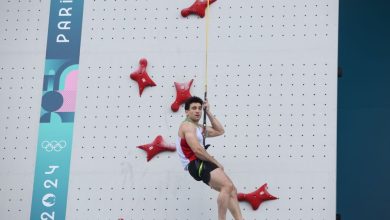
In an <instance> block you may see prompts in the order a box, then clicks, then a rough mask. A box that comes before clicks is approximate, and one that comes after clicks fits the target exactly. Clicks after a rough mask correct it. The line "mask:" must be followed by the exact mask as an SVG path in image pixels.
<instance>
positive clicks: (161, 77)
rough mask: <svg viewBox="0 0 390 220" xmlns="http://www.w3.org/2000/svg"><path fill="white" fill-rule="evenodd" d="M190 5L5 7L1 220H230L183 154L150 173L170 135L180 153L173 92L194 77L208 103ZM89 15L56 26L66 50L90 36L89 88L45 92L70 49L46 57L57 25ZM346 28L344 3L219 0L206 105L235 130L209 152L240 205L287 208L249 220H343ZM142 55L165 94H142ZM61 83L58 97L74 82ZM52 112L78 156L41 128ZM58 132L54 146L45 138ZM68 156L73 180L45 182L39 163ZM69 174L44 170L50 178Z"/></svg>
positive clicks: (171, 1)
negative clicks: (340, 170) (340, 160)
mask: <svg viewBox="0 0 390 220" xmlns="http://www.w3.org/2000/svg"><path fill="white" fill-rule="evenodd" d="M75 2H76V1H75ZM77 2H82V1H77ZM192 3H193V1H192V0H191V1H190V0H185V1H176V0H166V1H152V0H143V1H141V0H107V1H89V0H87V1H84V5H83V4H76V3H74V2H73V1H71V0H63V1H52V4H63V5H61V7H65V8H67V7H78V10H77V8H73V9H72V10H71V11H61V12H59V11H55V12H53V11H51V10H52V9H53V8H51V7H50V2H48V1H38V0H31V1H16V0H10V1H6V2H5V1H4V2H2V3H1V7H0V8H1V9H0V10H1V13H0V24H1V39H0V48H1V50H0V56H1V61H0V64H1V65H0V68H1V69H0V98H1V105H0V111H1V115H0V140H1V146H0V152H1V157H0V167H1V169H0V176H1V178H0V204H1V205H0V218H1V219H28V218H31V219H37V218H35V216H38V218H41V219H61V218H62V216H65V214H66V218H67V219H119V218H123V219H137V220H139V219H145V220H146V219H167V220H168V219H169V220H171V219H178V220H181V219H216V217H217V206H216V198H217V193H216V192H214V191H213V190H211V189H210V188H209V187H207V186H205V185H204V184H203V183H200V182H195V181H194V180H193V179H192V178H191V177H190V176H189V175H188V173H186V172H184V171H183V169H182V167H181V165H180V162H179V159H178V156H177V155H176V153H175V152H163V153H160V154H157V155H156V156H154V157H153V158H152V159H151V160H150V161H147V158H146V152H145V151H143V150H141V149H139V148H137V146H140V145H145V144H148V143H152V142H153V141H154V140H155V138H156V137H157V136H159V135H161V136H162V137H163V139H164V140H165V142H166V143H167V145H169V144H171V143H174V142H175V140H176V138H177V129H178V125H179V124H180V122H181V121H183V120H184V111H183V109H182V108H180V109H179V110H178V111H177V112H174V111H172V109H171V105H172V103H173V102H174V101H175V98H176V89H175V86H174V82H178V83H188V82H190V81H191V80H193V83H192V85H191V87H190V92H191V94H193V95H198V96H201V97H202V96H203V93H204V84H205V24H206V19H205V18H200V17H198V16H196V15H190V16H188V17H185V18H184V17H182V15H181V13H180V12H181V10H182V9H184V8H187V7H189V6H190V5H191V4H192ZM66 4H68V5H66ZM73 4H74V5H73ZM76 12H77V13H79V14H78V15H79V17H78V18H79V20H76V21H73V20H72V23H66V19H65V20H63V21H62V22H64V21H65V23H61V24H60V25H58V23H59V22H61V21H56V22H57V23H55V25H54V27H56V25H57V27H59V28H58V29H61V28H62V29H61V30H63V31H64V32H61V33H57V32H56V34H57V35H56V36H54V37H57V38H56V40H59V41H66V40H67V35H66V33H67V32H66V31H65V30H67V29H66V28H67V27H70V28H71V29H72V30H75V29H76V28H77V27H78V25H79V26H81V29H80V31H81V32H80V33H82V34H81V38H80V52H79V55H80V57H79V62H78V66H77V65H73V66H71V68H68V69H67V71H68V73H69V75H70V76H73V75H76V74H77V71H78V74H77V79H76V78H71V79H70V81H71V80H73V81H74V82H76V81H77V86H75V87H73V88H72V89H73V90H71V92H68V93H65V92H61V93H59V92H47V91H49V90H50V86H48V85H51V84H50V83H49V78H48V76H49V75H50V71H51V70H52V69H48V66H49V64H52V63H50V62H48V61H46V63H45V57H46V58H47V56H49V55H52V56H54V57H56V58H58V56H60V54H61V53H62V52H63V51H62V50H61V49H59V50H55V52H53V54H49V53H47V51H48V49H49V40H50V37H51V35H50V27H49V33H48V24H49V21H53V20H52V19H54V18H53V16H55V15H58V14H60V15H61V13H62V15H63V16H62V17H61V18H67V14H68V15H69V14H72V13H73V15H74V14H76ZM50 13H52V14H50ZM81 14H82V17H80V15H81ZM337 21H338V1H337V0H325V1H319V0H318V1H317V0H315V1H298V0H295V1H282V0H274V1H258V0H248V1H222V0H218V1H216V2H214V3H213V4H212V5H211V6H210V20H209V42H208V63H209V65H208V97H209V102H210V104H211V110H212V112H213V113H214V114H215V115H216V117H217V118H218V119H219V120H220V121H221V122H222V124H223V125H224V128H225V131H226V132H225V134H224V135H223V136H220V137H217V138H212V139H208V142H209V143H210V144H211V145H212V146H211V147H210V148H209V149H208V152H209V153H210V154H211V155H214V156H215V157H216V158H217V159H218V160H219V161H220V162H221V163H222V164H223V165H224V167H225V171H226V172H227V173H228V175H229V176H230V177H231V179H232V180H233V181H234V182H235V185H236V187H237V189H238V191H239V192H243V193H248V192H252V191H255V190H256V189H258V188H259V187H260V186H261V185H263V184H264V183H268V191H269V192H270V193H271V194H273V195H275V196H276V197H278V198H279V199H278V200H272V201H267V202H264V203H262V204H261V206H260V207H259V208H258V209H257V210H252V208H251V206H250V205H249V204H248V203H240V205H241V208H242V212H243V215H244V216H245V219H270V220H271V219H275V220H276V219H291V220H293V219H297V220H298V219H326V220H327V219H334V218H335V201H336V188H335V187H336V185H335V183H336V108H337V106H336V94H337V81H336V79H337V73H336V69H337V30H338V24H337ZM77 22H79V23H77ZM60 34H64V35H63V36H60ZM52 35H53V34H52ZM58 36H60V37H59V38H58ZM69 40H71V41H73V42H74V41H76V40H77V39H70V38H69ZM57 42H58V41H57ZM76 46H77V45H76ZM74 51H75V53H76V54H77V53H78V50H77V47H75V48H74ZM141 58H145V59H147V66H146V72H147V73H148V75H149V76H150V78H151V80H152V81H153V82H155V84H156V86H153V87H146V88H145V89H144V90H143V92H142V95H141V96H140V94H139V86H138V84H137V82H136V81H134V80H132V79H130V77H129V75H130V74H131V73H132V72H134V71H136V70H137V69H138V68H139V61H140V59H141ZM75 60H76V61H75V64H77V59H75ZM48 63H49V64H48ZM53 65H54V64H53ZM53 71H54V70H53ZM64 72H65V70H64ZM44 74H45V75H46V76H45V77H46V78H44ZM72 74H73V75H72ZM55 80H59V81H60V82H59V84H58V86H59V88H57V90H59V89H60V88H61V85H62V84H61V82H62V81H61V80H60V79H54V81H55ZM65 84H66V83H65ZM56 85H57V84H55V83H54V84H53V86H54V87H55V86H56ZM73 85H74V84H73ZM47 86H48V87H47ZM54 87H53V88H54ZM42 88H44V89H45V88H46V89H47V90H44V92H42ZM53 88H51V89H52V90H53V91H54V90H56V89H53ZM65 89H66V87H65ZM65 89H64V90H65ZM58 94H61V97H63V98H64V99H65V102H64V103H65V104H64V105H63V107H62V109H61V110H58V108H57V110H56V108H55V107H56V105H55V104H52V105H47V104H42V107H41V102H42V103H45V100H46V99H45V98H47V99H48V100H53V99H54V98H53V97H56V95H58ZM76 94H77V95H76ZM42 97H44V98H42ZM66 97H68V98H69V97H71V99H72V97H73V99H74V100H75V103H74V102H70V101H68V102H67V101H66ZM41 108H42V109H43V110H45V111H49V112H50V111H52V112H54V110H56V111H57V112H58V111H61V113H58V114H57V113H55V115H60V116H61V120H62V122H64V121H66V120H68V121H67V122H64V123H67V124H66V126H67V127H66V128H64V129H67V130H66V131H67V132H68V131H69V129H70V131H72V132H73V133H71V134H72V135H71V137H72V142H71V143H69V142H66V141H64V140H63V139H61V138H59V137H60V136H61V135H62V134H63V133H66V132H65V130H61V129H60V130H59V131H58V130H50V129H48V130H44V129H43V128H42V126H43V125H42V124H43V123H48V122H50V121H51V122H53V121H55V120H57V119H55V117H54V116H52V117H51V118H49V119H48V118H46V117H43V116H44V115H45V114H46V113H45V111H43V110H42V109H41ZM66 108H67V109H66ZM50 109H51V110H50ZM64 109H65V110H64ZM64 112H65V113H66V114H64ZM71 112H74V114H71ZM44 113H45V114H44ZM52 114H54V113H52ZM64 115H65V116H64ZM65 119H66V120H65ZM72 120H73V121H72ZM68 125H72V126H73V127H72V126H68ZM40 126H41V127H40ZM72 129H73V130H72ZM50 131H51V133H50ZM45 132H47V133H48V134H51V135H53V136H56V138H54V139H50V140H46V139H45V140H43V139H42V140H41V138H40V137H41V135H42V134H43V133H45ZM67 134H68V133H67ZM57 137H58V138H57ZM45 141H46V142H45ZM65 143H66V144H65ZM63 149H65V150H63ZM41 151H42V152H45V153H46V158H45V157H40V156H39V154H40V153H41ZM64 151H66V152H67V153H68V154H69V159H70V160H69V161H68V162H67V161H66V160H64V161H65V162H63V161H61V162H63V163H64V164H66V165H68V173H66V172H65V173H63V174H62V173H61V175H59V177H58V178H48V179H46V180H41V179H39V178H38V175H39V174H40V173H39V172H37V169H38V165H39V164H42V163H43V162H44V161H48V160H53V158H57V155H60V154H61V153H60V152H64ZM59 158H60V159H59V160H61V157H59ZM62 167H63V166H62V165H61V166H59V167H55V166H51V167H50V166H47V167H46V170H45V169H44V170H43V171H44V174H45V175H51V174H53V173H54V174H55V173H56V172H60V171H61V168H62ZM65 171H66V169H65ZM61 172H63V171H61ZM68 174H69V179H66V178H64V177H66V176H67V175H68ZM61 178H62V179H61ZM34 184H35V185H34ZM39 187H41V188H42V189H40V190H42V191H43V194H42V196H41V194H39V193H38V192H40V191H39V190H37V188H39ZM57 188H61V189H62V190H63V191H61V193H64V195H62V197H60V193H58V194H56V190H57ZM44 190H47V192H46V191H44ZM66 195H67V196H66ZM34 196H35V197H34ZM33 197H34V200H33ZM63 198H65V201H63V200H62V199H63ZM32 201H34V202H32ZM229 219H231V216H229Z"/></svg>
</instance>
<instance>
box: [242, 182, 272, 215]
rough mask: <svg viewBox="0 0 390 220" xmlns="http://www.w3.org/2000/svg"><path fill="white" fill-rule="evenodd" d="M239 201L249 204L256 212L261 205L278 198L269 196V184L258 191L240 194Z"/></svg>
mask: <svg viewBox="0 0 390 220" xmlns="http://www.w3.org/2000/svg"><path fill="white" fill-rule="evenodd" d="M237 199H238V201H246V202H249V203H250V204H251V206H252V208H253V210H256V209H257V208H259V206H260V204H261V203H262V202H264V201H267V200H274V199H278V198H277V197H275V196H273V195H271V194H269V192H268V191H267V183H265V184H264V185H262V186H261V187H260V188H259V189H258V190H256V191H254V192H251V193H248V194H244V193H238V194H237Z"/></svg>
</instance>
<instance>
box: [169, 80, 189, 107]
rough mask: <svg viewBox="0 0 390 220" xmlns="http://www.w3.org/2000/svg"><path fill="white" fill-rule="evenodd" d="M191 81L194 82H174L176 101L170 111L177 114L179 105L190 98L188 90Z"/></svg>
mask: <svg viewBox="0 0 390 220" xmlns="http://www.w3.org/2000/svg"><path fill="white" fill-rule="evenodd" d="M193 81H194V80H193V79H191V81H189V82H187V83H178V82H175V88H176V100H175V101H174V102H173V103H172V105H171V109H172V111H174V112H177V111H178V110H179V108H180V105H181V104H183V103H184V102H185V101H186V100H187V99H188V98H190V97H191V93H190V88H191V85H192V82H193Z"/></svg>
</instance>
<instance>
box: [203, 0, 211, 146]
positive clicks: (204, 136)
mask: <svg viewBox="0 0 390 220" xmlns="http://www.w3.org/2000/svg"><path fill="white" fill-rule="evenodd" d="M209 7H210V0H207V7H206V45H205V46H206V48H205V49H206V50H205V59H206V61H205V80H204V100H205V101H206V100H207V78H208V48H209ZM206 135H207V134H206V109H204V110H203V146H204V148H205V149H207V148H208V145H206Z"/></svg>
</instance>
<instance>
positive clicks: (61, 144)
mask: <svg viewBox="0 0 390 220" xmlns="http://www.w3.org/2000/svg"><path fill="white" fill-rule="evenodd" d="M41 146H42V148H43V149H45V150H46V151H47V152H52V151H55V152H60V151H61V150H62V149H64V148H65V147H66V141H64V140H61V141H43V142H42V144H41Z"/></svg>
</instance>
